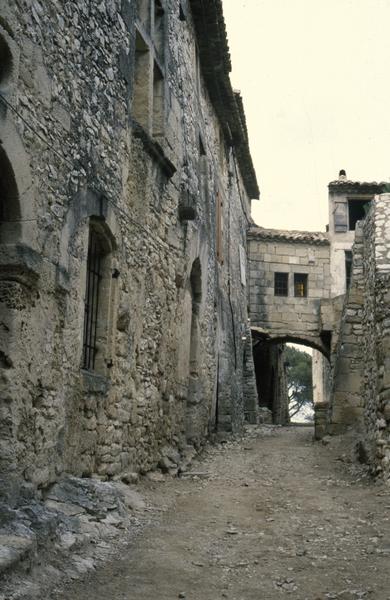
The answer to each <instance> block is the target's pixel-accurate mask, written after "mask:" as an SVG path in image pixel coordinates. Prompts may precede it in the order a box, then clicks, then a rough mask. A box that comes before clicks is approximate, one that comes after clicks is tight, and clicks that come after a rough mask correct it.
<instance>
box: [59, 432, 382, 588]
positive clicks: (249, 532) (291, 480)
mask: <svg viewBox="0 0 390 600" xmlns="http://www.w3.org/2000/svg"><path fill="white" fill-rule="evenodd" d="M312 434H313V432H312V430H311V429H310V428H306V427H305V428H303V427H297V428H294V427H290V428H283V429H282V428H268V429H267V428H265V427H263V428H260V429H252V430H251V431H250V432H249V434H248V436H247V437H246V438H244V439H243V440H241V441H240V442H235V443H227V444H224V445H221V446H218V447H216V448H212V449H210V450H208V452H207V453H206V454H205V456H204V457H203V459H202V460H201V461H200V462H197V463H196V464H195V465H194V466H193V468H192V472H193V473H198V474H197V475H196V474H195V475H194V474H193V475H191V476H186V477H183V478H181V479H168V480H166V481H164V482H161V483H150V482H149V483H146V482H145V484H143V485H144V486H145V488H144V492H145V494H146V495H147V496H148V498H149V499H152V501H153V502H154V504H155V505H156V506H158V507H160V512H159V513H157V516H155V517H154V518H153V521H152V523H151V524H150V525H149V526H148V527H146V529H145V530H144V533H143V534H142V535H141V536H140V537H139V538H138V539H137V540H136V541H135V543H134V544H132V545H130V546H129V547H128V548H127V549H126V550H125V551H124V552H122V555H121V556H120V557H118V560H117V561H116V562H114V563H111V564H108V565H106V566H105V567H102V568H100V569H99V570H98V571H95V572H94V573H92V574H90V575H89V576H88V577H87V578H86V579H85V580H84V581H82V582H78V583H75V584H73V585H71V586H70V587H68V588H67V589H66V592H63V593H62V594H57V595H53V596H51V598H52V599H53V600H130V599H131V600H144V599H145V600H146V599H147V600H152V599H158V600H173V599H175V598H186V599H187V600H216V599H219V598H229V599H230V600H252V599H253V600H255V599H256V600H273V599H274V598H275V599H276V598H278V599H281V598H283V597H289V598H292V599H297V600H306V599H307V600H326V599H328V598H342V599H352V598H368V599H369V600H371V599H377V600H390V510H389V509H390V497H389V488H388V487H387V488H385V487H384V486H382V485H380V484H373V483H370V482H368V481H367V480H365V479H364V478H363V477H360V478H359V477H358V475H359V471H358V470H356V471H355V472H353V467H352V466H351V464H350V462H349V460H348V453H345V449H343V448H342V447H341V446H340V441H339V440H337V439H334V440H333V439H332V441H331V442H330V443H329V444H328V445H323V444H320V443H313V442H312Z"/></svg>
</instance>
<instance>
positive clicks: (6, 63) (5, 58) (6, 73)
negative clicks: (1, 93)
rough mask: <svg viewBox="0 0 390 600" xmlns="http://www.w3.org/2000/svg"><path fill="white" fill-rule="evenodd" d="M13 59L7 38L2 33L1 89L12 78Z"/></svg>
mask: <svg viewBox="0 0 390 600" xmlns="http://www.w3.org/2000/svg"><path fill="white" fill-rule="evenodd" d="M13 67H14V65H13V58H12V53H11V50H10V49H9V46H8V44H7V41H6V39H5V37H4V36H3V35H2V34H1V33H0V87H1V88H2V87H3V86H5V85H6V84H7V83H8V81H9V79H10V78H11V76H12V71H13Z"/></svg>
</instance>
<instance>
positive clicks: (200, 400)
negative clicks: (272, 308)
mask: <svg viewBox="0 0 390 600" xmlns="http://www.w3.org/2000/svg"><path fill="white" fill-rule="evenodd" d="M0 58H1V60H0V94H1V95H0V140H1V144H0V200H1V206H0V215H1V229H0V261H1V266H0V313H1V339H0V343H1V347H0V358H1V365H0V367H1V395H2V403H1V409H0V411H1V412H0V429H1V435H0V461H1V462H0V465H1V479H2V483H3V484H5V486H4V485H3V486H2V489H3V490H5V491H6V496H7V497H8V498H10V497H13V496H16V495H17V491H18V488H19V484H21V483H23V482H27V483H28V484H31V485H32V486H33V487H35V488H45V487H47V486H48V485H50V484H51V483H52V482H53V481H55V480H57V479H58V478H59V477H61V476H62V475H63V474H64V473H72V474H75V475H80V476H90V475H93V474H98V475H100V476H102V477H113V476H117V475H120V474H123V473H126V472H133V471H141V472H147V471H149V470H150V469H153V468H155V466H156V465H157V464H158V462H159V460H160V459H161V455H162V451H163V449H166V448H167V447H168V448H173V449H174V450H175V451H179V452H185V450H186V444H188V443H191V444H194V445H200V444H202V443H203V441H204V440H205V438H206V436H207V435H209V433H211V432H212V431H216V430H218V429H223V430H230V431H239V430H240V428H241V426H242V422H243V415H244V406H243V384H244V381H243V380H244V372H245V374H246V378H247V379H248V378H250V377H251V369H250V365H249V366H248V365H247V364H246V359H245V352H244V350H245V348H244V344H245V339H244V338H245V335H244V334H245V332H246V330H247V319H248V314H247V300H246V296H247V290H246V230H247V226H248V222H249V221H248V220H249V213H250V202H251V199H252V198H257V197H258V194H259V192H258V186H257V182H256V176H255V173H254V170H253V166H252V161H251V157H250V154H249V148H248V137H247V130H246V125H245V117H244V112H243V105H242V101H241V98H240V96H239V95H238V94H237V93H234V92H233V90H232V87H231V84H230V80H229V71H230V68H231V66H230V59H229V51H228V46H227V41H226V33H225V27H224V21H223V15H222V3H221V1H220V0H217V1H216V2H212V3H209V2H205V1H204V0H181V1H179V0H138V2H134V1H131V0H121V1H120V0H102V1H101V2H96V3H94V2H92V3H87V2H85V1H84V0H68V1H67V2H61V1H59V0H50V1H48V0H28V1H27V2H26V1H23V2H22V0H3V1H2V3H1V14H0ZM246 384H247V385H248V381H247V382H246ZM249 408H250V407H249ZM249 408H248V407H246V409H247V410H249ZM252 408H253V407H252ZM171 454H172V453H171ZM173 454H174V453H173Z"/></svg>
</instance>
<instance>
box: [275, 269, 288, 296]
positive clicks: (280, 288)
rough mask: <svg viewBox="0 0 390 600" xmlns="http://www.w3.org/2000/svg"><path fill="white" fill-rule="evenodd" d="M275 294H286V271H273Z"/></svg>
mask: <svg viewBox="0 0 390 600" xmlns="http://www.w3.org/2000/svg"><path fill="white" fill-rule="evenodd" d="M275 296H288V273H275Z"/></svg>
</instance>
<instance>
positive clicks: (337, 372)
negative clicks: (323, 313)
mask: <svg viewBox="0 0 390 600" xmlns="http://www.w3.org/2000/svg"><path fill="white" fill-rule="evenodd" d="M363 253H364V243H363V231H362V224H361V223H360V224H358V226H357V228H356V231H355V244H354V246H353V264H352V274H351V284H350V287H349V290H347V293H346V296H345V299H344V305H343V309H342V313H341V315H340V317H341V319H340V324H339V331H338V332H335V336H334V338H335V340H334V344H335V346H334V348H333V355H332V365H333V382H332V393H331V412H330V431H331V432H332V433H339V432H341V431H344V430H345V428H346V427H347V426H348V425H352V424H356V425H357V426H358V427H360V426H361V424H362V417H363V406H364V405H363V399H362V395H361V385H362V377H363V368H362V367H363V363H362V360H363V354H362V341H363V325H362V316H363V304H364V277H365V274H364V270H363Z"/></svg>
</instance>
